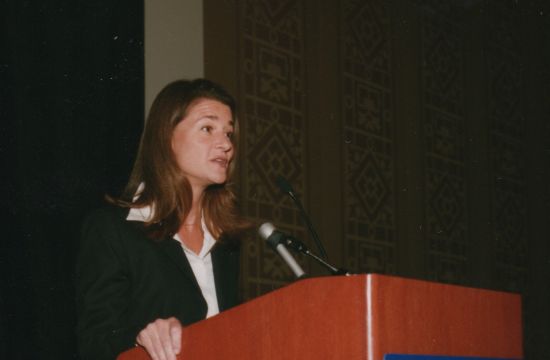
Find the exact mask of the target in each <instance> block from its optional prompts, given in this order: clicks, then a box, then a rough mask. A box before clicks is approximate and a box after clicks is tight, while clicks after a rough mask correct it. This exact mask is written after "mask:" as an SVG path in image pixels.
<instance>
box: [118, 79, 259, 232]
mask: <svg viewBox="0 0 550 360" xmlns="http://www.w3.org/2000/svg"><path fill="white" fill-rule="evenodd" d="M201 98H206V99H212V100H217V101H219V102H221V103H222V104H225V105H227V106H228V107H229V108H230V109H231V114H232V116H233V121H234V133H233V137H232V141H233V146H234V147H235V150H236V146H237V143H238V134H239V130H238V122H237V117H236V105H235V101H234V99H233V98H232V97H231V95H229V93H228V92H227V91H225V90H224V89H223V88H222V87H221V86H220V85H218V84H215V83H213V82H211V81H209V80H205V79H196V80H192V81H188V80H178V81H175V82H172V83H170V84H168V85H167V86H166V87H165V88H164V89H162V91H161V92H160V93H159V94H158V95H157V97H156V98H155V100H154V102H153V105H152V106H151V110H150V112H149V116H148V117H147V121H146V123H145V128H144V130H143V134H142V137H141V142H140V145H139V150H138V153H137V158H136V161H135V163H134V167H133V170H132V173H131V175H130V179H129V181H128V184H127V185H126V187H125V189H124V191H123V193H122V196H121V197H120V198H119V199H111V202H113V203H115V204H116V205H118V206H121V207H129V208H141V207H145V206H150V207H151V208H152V209H153V214H152V217H151V218H150V219H148V221H146V222H145V227H146V229H147V232H148V234H149V236H150V237H152V238H154V239H162V238H165V237H168V236H173V235H174V234H175V233H176V232H177V231H178V229H179V227H180V226H181V223H182V221H183V220H184V219H185V218H186V217H187V215H188V214H189V211H190V209H191V202H192V200H193V199H192V197H193V195H192V191H191V186H190V184H189V182H188V180H187V178H186V177H185V176H184V175H183V174H182V172H181V170H180V168H179V166H178V164H177V162H176V159H175V155H174V153H173V151H172V147H171V140H172V134H173V132H174V128H175V127H176V125H177V124H178V123H179V122H180V121H182V120H183V119H184V117H185V116H186V113H187V110H188V108H189V106H190V105H191V103H192V102H193V101H195V100H197V99H201ZM235 153H236V151H235ZM235 160H236V156H235V158H234V159H233V161H231V163H230V165H229V170H228V178H227V182H226V183H225V184H214V185H211V186H210V187H208V188H207V189H206V190H205V192H204V196H203V199H202V211H203V216H204V219H205V223H206V226H207V227H208V230H209V231H210V232H211V233H212V235H213V236H214V237H215V238H218V239H221V238H223V237H222V235H227V236H228V237H234V236H235V235H237V234H239V233H241V232H242V231H243V230H245V229H247V228H248V227H249V223H248V222H247V221H246V220H244V219H243V218H241V217H240V216H239V215H238V212H237V208H236V205H235V201H236V198H235V195H234V193H233V191H232V190H231V179H232V175H233V172H234V169H235V162H236V161H235ZM140 184H144V187H143V189H142V190H140ZM138 190H139V191H140V192H139V194H138V193H137V192H138Z"/></svg>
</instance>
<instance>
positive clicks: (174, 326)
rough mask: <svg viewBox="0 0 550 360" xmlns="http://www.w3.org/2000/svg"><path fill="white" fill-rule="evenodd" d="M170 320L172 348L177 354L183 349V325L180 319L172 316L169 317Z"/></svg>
mask: <svg viewBox="0 0 550 360" xmlns="http://www.w3.org/2000/svg"><path fill="white" fill-rule="evenodd" d="M168 320H169V321H170V330H169V331H170V338H171V339H172V349H173V350H174V353H175V354H176V355H177V354H179V353H180V351H181V332H182V326H181V323H180V322H179V320H178V319H176V318H174V317H172V318H170V319H168Z"/></svg>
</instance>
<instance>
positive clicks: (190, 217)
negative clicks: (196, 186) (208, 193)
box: [183, 191, 204, 225]
mask: <svg viewBox="0 0 550 360" xmlns="http://www.w3.org/2000/svg"><path fill="white" fill-rule="evenodd" d="M203 194H204V192H202V191H201V192H200V193H198V194H197V193H196V192H195V191H193V202H192V203H191V209H189V213H188V214H187V216H186V217H185V219H183V224H184V225H195V224H198V223H200V222H201V218H202V197H203Z"/></svg>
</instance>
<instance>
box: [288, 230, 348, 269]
mask: <svg viewBox="0 0 550 360" xmlns="http://www.w3.org/2000/svg"><path fill="white" fill-rule="evenodd" d="M282 241H283V242H284V244H285V245H286V246H288V247H289V248H291V249H293V250H294V251H297V252H300V253H302V254H304V255H307V256H309V257H311V258H313V259H314V260H315V261H317V262H318V263H319V264H321V265H323V266H324V267H325V268H327V269H328V270H329V271H330V272H331V274H332V275H346V276H349V275H351V274H350V272H349V271H347V270H346V269H342V268H337V267H335V266H333V265H331V264H329V263H328V262H326V261H325V260H323V259H322V258H320V257H319V256H317V255H315V254H314V253H312V252H311V251H310V250H309V249H308V248H307V247H306V246H305V245H304V243H303V242H301V241H300V240H298V239H296V238H293V237H291V236H286V237H285V238H284V239H283V240H282Z"/></svg>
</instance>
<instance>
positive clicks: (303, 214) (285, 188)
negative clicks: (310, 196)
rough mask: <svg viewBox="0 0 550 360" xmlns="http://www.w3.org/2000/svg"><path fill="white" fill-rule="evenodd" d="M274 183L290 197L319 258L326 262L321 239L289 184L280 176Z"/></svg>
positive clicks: (326, 257)
mask: <svg viewBox="0 0 550 360" xmlns="http://www.w3.org/2000/svg"><path fill="white" fill-rule="evenodd" d="M275 182H276V183H277V186H278V187H279V189H281V191H282V192H284V193H285V194H287V195H288V196H290V198H291V199H292V201H294V204H295V205H296V207H297V208H298V210H299V212H300V217H301V218H302V220H303V221H304V222H305V224H306V226H307V229H308V231H309V233H310V235H311V237H312V238H313V241H314V242H315V245H316V246H317V248H318V249H319V253H320V254H321V256H322V257H323V258H325V260H327V261H328V255H327V252H326V250H325V247H324V246H323V244H322V243H321V239H319V235H317V232H316V231H315V229H314V228H313V225H312V224H311V221H310V220H309V217H308V216H307V213H306V210H305V209H304V207H303V206H302V203H301V201H300V199H298V197H297V196H296V194H295V193H294V190H293V189H292V186H291V185H290V183H289V182H288V181H287V180H286V179H285V178H284V177H282V176H277V179H275Z"/></svg>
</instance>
